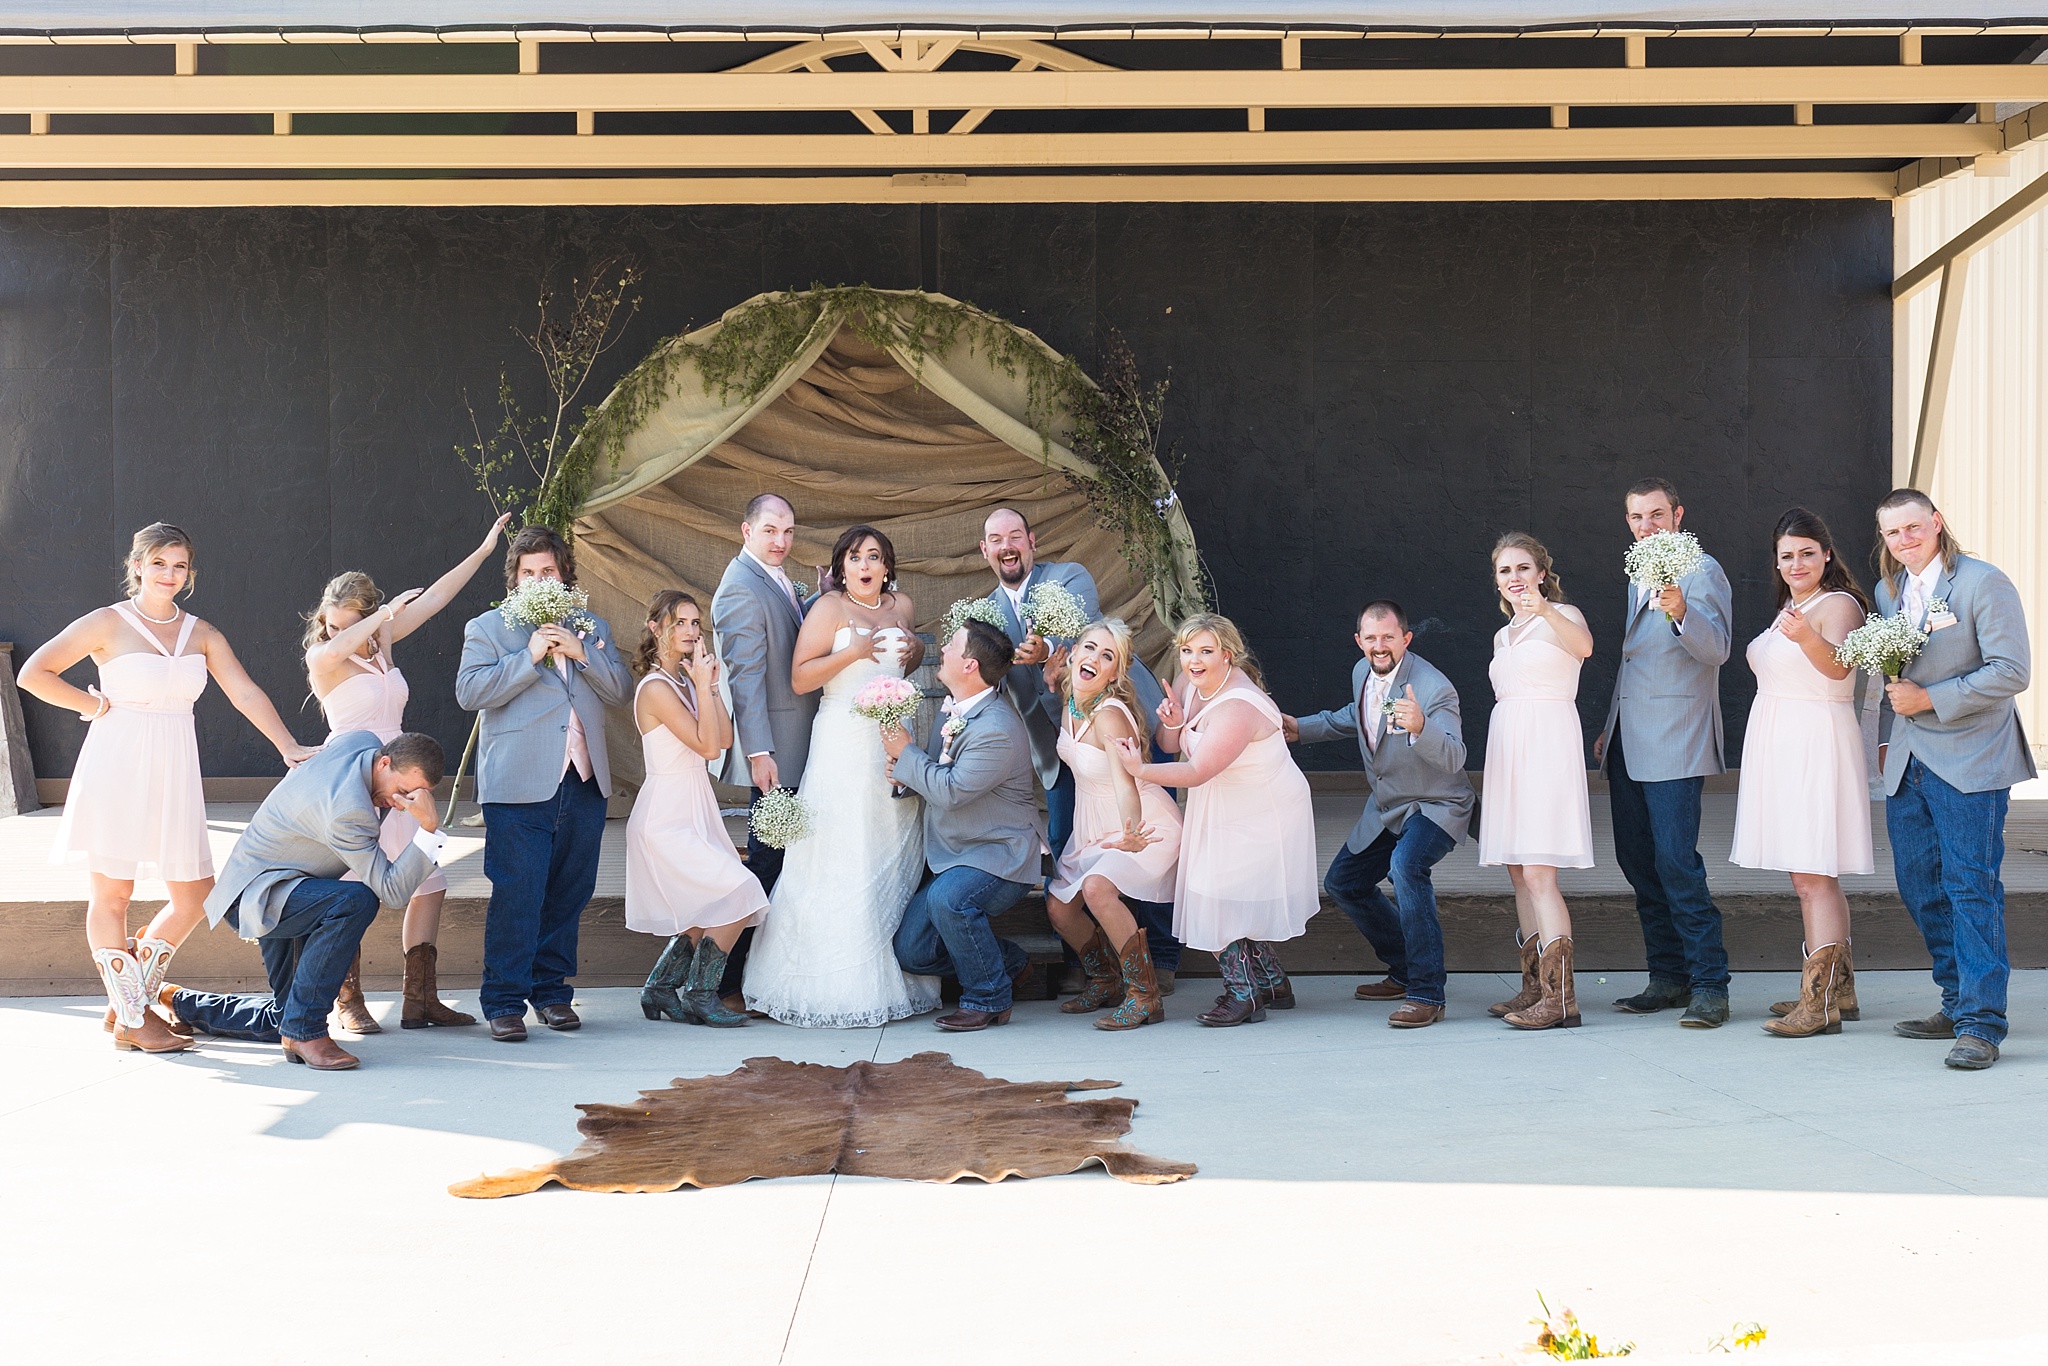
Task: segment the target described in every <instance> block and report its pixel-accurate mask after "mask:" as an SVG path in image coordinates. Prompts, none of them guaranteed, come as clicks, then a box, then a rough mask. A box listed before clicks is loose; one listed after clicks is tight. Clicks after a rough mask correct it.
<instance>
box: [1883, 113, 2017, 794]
mask: <svg viewBox="0 0 2048 1366" xmlns="http://www.w3.org/2000/svg"><path fill="white" fill-rule="evenodd" d="M2010 166H2011V171H2010V174H2008V175H2005V176H2002V177H1995V176H1977V175H1967V174H1965V175H1959V176H1954V177H1951V178H1950V179H1948V180H1945V181H1942V182H1941V183H1939V184H1937V185H1934V186H1931V187H1929V188H1928V189H1925V190H1922V191H1920V192H1919V193H1918V194H1915V195H1912V196H1909V197H1908V198H1905V199H1901V200H1899V201H1897V204H1896V227H1897V231H1896V232H1895V233H1894V235H1893V242H1894V248H1893V250H1894V252H1895V254H1896V257H1897V268H1898V270H1899V271H1901V272H1903V271H1905V270H1906V269H1907V268H1908V267H1910V266H1912V265H1915V264H1916V263H1918V262H1919V261H1920V260H1922V259H1923V258H1924V257H1926V256H1927V254H1928V253H1929V252H1931V251H1933V250H1935V249H1936V248H1938V247H1939V246H1941V244H1942V243H1944V242H1946V241H1948V240H1949V239H1950V238H1952V237H1954V236H1955V235H1956V234H1957V233H1959V232H1961V231H1963V229H1965V228H1967V227H1969V226H1970V224H1972V223H1974V222H1976V221H1977V220H1978V219H1980V218H1982V217H1983V216H1984V215H1985V214H1987V213H1989V212H1990V211H1991V210H1992V209H1994V208H1996V207H1997V206H1998V204H1999V203H2001V202H2002V201H2003V200H2005V199H2006V198H2007V197H2008V196H2010V195H2012V194H2014V193H2016V192H2017V191H2019V190H2020V189H2021V188H2023V187H2024V186H2026V185H2027V184H2029V183H2030V182H2032V181H2033V180H2034V179H2035V178H2036V177H2037V176H2041V175H2048V144H2042V143H2036V144H2035V145H2034V146H2033V147H2031V148H2028V149H2027V150H2025V151H2022V152H2020V153H2018V154H2016V155H2015V156H2014V157H2013V159H2012V161H2011V163H2010ZM1940 293H1941V291H1940V290H1939V289H1938V288H1929V289H1923V290H1921V291H1920V293H1919V294H1918V296H1916V297H1915V298H1914V299H1912V300H1911V301H1910V302H1908V303H1907V304H1906V305H1905V306H1904V307H1903V308H1902V309H1900V311H1899V317H1898V323H1897V327H1896V329H1895V331H1894V334H1893V344H1892V355H1893V356H1894V358H1895V359H1894V361H1893V366H1894V375H1893V402H1892V412H1893V415H1894V419H1895V420H1894V421H1893V423H1892V468H1893V471H1894V476H1895V482H1897V483H1900V484H1903V483H1905V482H1906V474H1907V471H1908V469H1909V467H1910V466H1911V464H1912V459H1913V434H1914V431H1915V429H1916V428H1917V426H1918V423H1919V420H1920V397H1921V389H1922V386H1923V385H1924V384H1925V383H1926V374H1927V350H1928V346H1929V343H1930V340H1931V338H1932V336H1933V331H1934V310H1935V305H1936V302H1937V300H1938V299H1939V296H1940ZM2044 380H2048V209H2042V210H2037V211H2036V212H2034V213H2033V214H2031V215H2029V216H2028V217H2027V218H2026V219H2024V220H2023V221H2022V222H2021V223H2020V224H2019V225H2018V226H2017V227H2015V228H2013V229H2011V230H2010V231H2008V232H2007V233H2006V234H2005V236H2003V237H2001V238H1999V239H1998V241H1996V242H1995V243H1993V244H1992V245H1991V246H1990V247H1988V248H1987V249H1985V250H1984V251H1981V252H1979V253H1978V254H1977V256H1976V258H1975V259H1974V260H1973V261H1971V263H1970V268H1969V286H1968V288H1967V290H1966V291H1965V294H1964V299H1963V316H1962V335H1961V337H1960V339H1959V344H1958V346H1957V349H1956V365H1955V376H1954V378H1953V380H1952V388H1951V389H1950V391H1949V406H1948V418H1947V422H1946V424H1945V426H1944V431H1943V435H1942V441H1941V445H1940V447H1939V449H1938V451H1937V453H1936V456H1935V463H1934V478H1933V481H1932V486H1931V487H1930V488H1929V490H1928V491H1929V493H1931V494H1932V495H1933V497H1934V501H1935V503H1936V504H1937V505H1939V506H1940V508H1941V510H1942V512H1943V514H1944V515H1945V516H1946V517H1947V518H1948V521H1949V524H1950V526H1951V527H1952V528H1953V529H1954V530H1955V532H1956V534H1957V536H1959V537H1960V538H1961V539H1962V542H1963V546H1964V548H1965V549H1967V550H1969V551H1970V552H1971V553H1972V554H1974V555H1981V556H1983V557H1984V558H1985V559H1987V560H1989V561H1991V562H1992V563H1993V564H1996V565H1997V566H1998V567H1999V568H2001V569H2003V570H2004V571H2005V572H2006V573H2007V574H2010V575H2011V576H2012V579H2013V582H2014V583H2016V584H2018V585H2019V589H2020V593H2021V596H2022V597H2023V598H2024V599H2025V601H2026V605H2027V625H2028V627H2029V628H2030V630H2031V632H2032V636H2033V645H2034V679H2035V685H2034V687H2032V688H2031V689H2029V690H2028V691H2027V693H2026V694H2025V695H2024V696H2022V697H2021V698H2020V715H2021V717H2022V719H2023V720H2024V721H2025V723H2026V727H2027V736H2028V738H2029V739H2030V740H2032V741H2033V744H2034V753H2035V755H2036V757H2038V758H2048V686H2044V685H2043V682H2042V666H2043V663H2044V660H2048V653H2044V643H2043V642H2044V638H2048V537H2044V534H2043V530H2044V527H2048V479H2044V478H2043V475H2042V436H2043V433H2044V432H2048V383H2044Z"/></svg>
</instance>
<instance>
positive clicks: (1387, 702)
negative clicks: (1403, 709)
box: [1380, 693, 1394, 717]
mask: <svg viewBox="0 0 2048 1366" xmlns="http://www.w3.org/2000/svg"><path fill="white" fill-rule="evenodd" d="M1393 714H1394V697H1393V694H1391V693H1389V694H1388V695H1387V696H1385V697H1382V698H1381V699H1380V715H1381V716H1386V717H1391V716H1393Z"/></svg>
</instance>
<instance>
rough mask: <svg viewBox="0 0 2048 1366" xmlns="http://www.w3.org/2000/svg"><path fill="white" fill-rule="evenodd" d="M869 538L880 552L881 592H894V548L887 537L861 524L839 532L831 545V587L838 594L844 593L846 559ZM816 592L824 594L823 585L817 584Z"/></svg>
mask: <svg viewBox="0 0 2048 1366" xmlns="http://www.w3.org/2000/svg"><path fill="white" fill-rule="evenodd" d="M871 537H872V538H873V540H874V542H875V544H876V545H877V546H879V547H881V551H882V591H883V592H884V593H893V592H895V591H896V547H895V546H894V545H893V544H891V543H890V540H889V538H888V537H887V536H885V535H883V534H882V533H881V532H880V531H878V530H876V529H875V528H874V527H871V526H869V525H867V524H866V523H865V522H863V523H861V524H860V525H858V526H850V527H848V528H847V529H846V530H844V531H842V532H840V533H839V539H838V540H836V541H834V542H833V543H832V587H833V588H835V589H837V590H838V591H839V592H842V593H843V592H845V591H846V557H847V556H848V555H851V554H852V553H853V552H854V551H856V550H859V549H860V548H861V544H862V543H863V542H865V541H867V540H868V539H869V538H871ZM818 591H819V592H820V593H822V592H824V591H825V585H823V584H819V585H818Z"/></svg>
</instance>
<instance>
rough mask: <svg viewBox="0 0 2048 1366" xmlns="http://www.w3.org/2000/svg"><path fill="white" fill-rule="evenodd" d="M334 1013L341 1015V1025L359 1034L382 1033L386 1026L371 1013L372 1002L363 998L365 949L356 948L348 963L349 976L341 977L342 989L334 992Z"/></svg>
mask: <svg viewBox="0 0 2048 1366" xmlns="http://www.w3.org/2000/svg"><path fill="white" fill-rule="evenodd" d="M334 1013H335V1014H336V1015H338V1016H340V1017H341V1027H342V1028H343V1029H346V1030H350V1031H351V1032H353V1033H357V1034H382V1033H383V1032H384V1026H383V1025H380V1024H378V1023H377V1020H376V1017H375V1016H373V1015H371V1014H370V1003H369V1002H368V1001H365V1000H364V999H363V951H362V950H361V949H357V950H356V956H355V958H354V959H352V960H351V961H350V963H349V965H348V976H346V977H344V978H342V979H341V990H340V991H338V992H336V993H335V994H334Z"/></svg>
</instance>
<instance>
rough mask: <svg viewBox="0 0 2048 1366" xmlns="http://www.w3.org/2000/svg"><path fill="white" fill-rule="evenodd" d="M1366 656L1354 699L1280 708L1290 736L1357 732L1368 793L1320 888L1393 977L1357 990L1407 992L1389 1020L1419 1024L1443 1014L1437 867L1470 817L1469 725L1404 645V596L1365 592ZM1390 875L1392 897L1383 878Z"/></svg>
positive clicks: (1378, 997) (1355, 674)
mask: <svg viewBox="0 0 2048 1366" xmlns="http://www.w3.org/2000/svg"><path fill="white" fill-rule="evenodd" d="M1353 639H1354V640H1356V641H1357V643H1358V649H1359V652H1360V653H1361V654H1362V655H1363V656H1364V658H1362V659H1360V660H1359V661H1358V663H1357V664H1356V665H1355V666H1354V667H1353V669H1352V671H1351V699H1352V700H1351V702H1350V704H1349V705H1348V706H1345V707H1344V708H1342V709H1341V710H1338V711H1324V712H1318V713H1316V714H1315V715H1314V716H1303V717H1300V718H1299V719H1297V718H1295V717H1292V716H1288V717H1283V718H1282V719H1281V729H1282V731H1283V732H1284V733H1285V734H1286V736H1287V739H1288V741H1289V743H1301V744H1316V743H1318V742H1320V741H1324V740H1337V739H1354V740H1356V741H1358V753H1359V757H1360V758H1361V759H1362V760H1363V761H1364V763H1365V772H1366V776H1367V777H1368V778H1369V779H1370V780H1371V781H1372V795H1371V796H1370V797H1368V798H1367V799H1366V803H1365V811H1364V813H1363V814H1361V815H1360V816H1359V818H1358V824H1357V825H1355V826H1353V827H1352V830H1351V836H1350V838H1349V839H1347V840H1346V841H1345V843H1344V847H1343V848H1342V849H1340V850H1338V851H1337V857H1336V858H1334V859H1332V860H1330V871H1329V873H1328V875H1327V876H1326V877H1325V878H1324V879H1323V888H1324V890H1326V891H1327V892H1329V894H1330V899H1331V900H1333V901H1335V902H1336V903H1337V907H1338V909H1339V910H1341V911H1343V912H1344V914H1345V915H1347V916H1349V917H1350V919H1351V923H1352V924H1354V925H1356V926H1357V927H1358V929H1359V932H1360V933H1362V934H1363V935H1364V936H1365V937H1366V939H1367V941H1368V942H1370V943H1371V944H1372V951H1373V952H1374V953H1376V954H1378V955H1379V957H1380V961H1381V962H1383V963H1385V964H1386V965H1387V976H1386V980H1384V981H1381V982H1368V983H1367V984H1365V985H1364V986H1361V987H1360V988H1359V989H1358V993H1357V994H1358V999H1360V1000H1361V1001H1395V1000H1398V1001H1401V1002H1402V1004H1401V1008H1400V1009H1399V1010H1396V1011H1395V1012H1394V1013H1393V1014H1392V1015H1391V1016H1390V1017H1388V1020H1387V1023H1388V1024H1390V1025H1392V1026H1394V1028H1396V1029H1419V1028H1421V1027H1423V1026H1424V1025H1432V1024H1435V1023H1436V1022H1437V1021H1438V1020H1441V1019H1442V1018H1443V1017H1444V932H1443V926H1442V925H1441V924H1439V923H1438V921H1437V913H1436V888H1435V886H1434V885H1433V884H1432V883H1431V882H1430V870H1431V869H1432V868H1434V867H1435V866H1436V865H1437V863H1438V862H1439V861H1440V860H1441V859H1442V858H1443V856H1444V855H1445V854H1448V853H1450V852H1451V850H1452V849H1454V848H1456V847H1457V843H1458V841H1459V840H1461V839H1463V838H1464V837H1465V832H1466V829H1467V828H1468V827H1469V826H1470V825H1471V823H1472V783H1471V781H1470V780H1469V779H1468V778H1466V776H1465V728H1464V722H1463V720H1462V718H1461V717H1460V715H1459V713H1458V690H1457V689H1456V688H1453V687H1452V686H1451V681H1450V680H1449V679H1448V678H1445V677H1444V676H1443V675H1442V674H1441V673H1439V672H1437V670H1436V668H1435V666H1434V665H1432V664H1430V662H1429V661H1428V660H1426V659H1424V658H1423V657H1422V656H1421V655H1418V654H1411V653H1410V652H1409V649H1408V646H1409V643H1410V642H1411V641H1413V640H1414V639H1415V636H1414V633H1413V632H1411V631H1410V630H1409V629H1408V614H1407V613H1406V612H1404V611H1402V610H1401V605H1400V604H1399V603H1396V602H1390V601H1387V600H1386V599H1381V600H1379V601H1377V602H1370V603H1367V604H1366V606H1365V610H1364V611H1363V612H1361V613H1359V616H1358V634H1357V635H1356V636H1354V637H1353ZM1390 873H1391V874H1392V876H1393V879H1394V895H1395V902H1394V903H1389V902H1388V900H1387V898H1386V894H1385V893H1383V892H1381V891H1380V883H1381V882H1382V881H1384V880H1385V879H1386V878H1387V876H1388V875H1389V874H1390Z"/></svg>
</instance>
